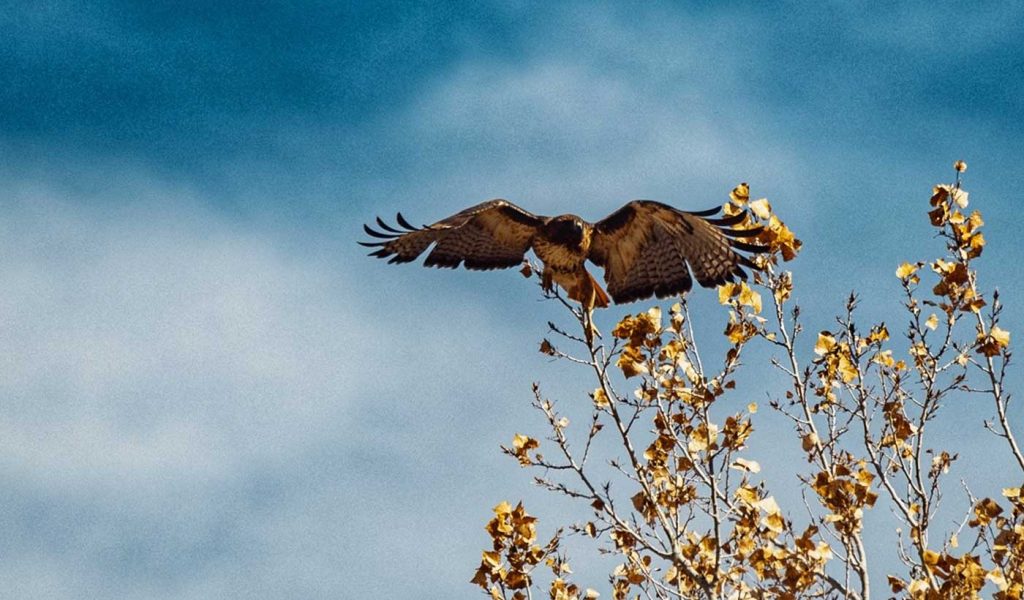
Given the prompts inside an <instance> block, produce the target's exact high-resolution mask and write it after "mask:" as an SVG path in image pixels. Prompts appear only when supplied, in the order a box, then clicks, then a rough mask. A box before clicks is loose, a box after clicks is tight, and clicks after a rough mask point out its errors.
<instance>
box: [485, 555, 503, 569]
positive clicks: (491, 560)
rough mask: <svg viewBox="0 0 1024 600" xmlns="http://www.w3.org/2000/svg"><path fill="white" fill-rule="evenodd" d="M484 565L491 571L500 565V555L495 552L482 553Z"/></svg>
mask: <svg viewBox="0 0 1024 600" xmlns="http://www.w3.org/2000/svg"><path fill="white" fill-rule="evenodd" d="M484 564H485V565H487V566H488V567H491V568H492V569H494V568H496V567H498V566H499V565H501V554H499V553H497V552H488V551H484Z"/></svg>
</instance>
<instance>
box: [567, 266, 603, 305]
mask: <svg viewBox="0 0 1024 600" xmlns="http://www.w3.org/2000/svg"><path fill="white" fill-rule="evenodd" d="M569 298H571V299H573V300H575V301H577V302H579V303H580V304H582V305H583V306H586V307H593V308H608V305H609V304H610V303H611V300H610V299H609V298H608V294H607V293H606V292H605V291H604V289H603V288H602V287H601V284H600V283H598V282H597V280H596V279H594V276H593V275H591V274H590V273H589V272H587V271H584V277H582V278H580V280H579V283H578V284H577V285H576V286H574V287H573V289H571V290H569Z"/></svg>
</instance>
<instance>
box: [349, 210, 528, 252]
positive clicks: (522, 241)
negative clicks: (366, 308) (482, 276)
mask: <svg viewBox="0 0 1024 600" xmlns="http://www.w3.org/2000/svg"><path fill="white" fill-rule="evenodd" d="M397 220H398V224H399V225H400V226H401V227H403V228H404V229H405V231H403V230H400V229H396V228H394V227H392V226H390V225H388V224H387V223H385V222H384V221H383V220H382V219H381V218H380V217H378V218H377V225H378V227H380V229H381V230H382V231H378V230H376V229H373V228H371V227H369V226H368V225H363V229H364V230H365V231H366V233H367V234H368V235H370V236H372V237H375V238H378V240H380V241H376V242H359V243H360V244H362V245H363V246H366V247H370V248H377V250H375V251H374V252H371V253H370V256H376V257H378V258H388V259H389V260H388V262H389V263H407V262H412V261H413V260H416V258H417V257H419V256H420V255H421V254H423V252H424V251H426V250H427V248H429V247H430V246H431V244H433V245H434V248H433V250H431V252H430V254H428V255H427V259H426V260H425V261H424V262H423V265H424V266H427V267H439V268H452V269H454V268H456V267H458V266H459V265H460V264H463V265H465V267H466V268H467V269H474V270H490V269H506V268H509V267H514V266H517V265H519V264H520V263H521V262H522V261H523V257H524V256H525V255H526V252H527V250H529V249H530V245H531V242H532V240H533V236H534V234H535V233H536V232H537V229H538V228H539V227H540V226H541V225H543V224H544V221H545V218H544V217H539V216H537V215H534V214H532V213H530V212H527V211H525V210H523V209H522V208H519V207H518V206H516V205H515V204H512V203H511V202H508V201H507V200H500V199H499V200H490V201H487V202H483V203H481V204H478V205H476V206H473V207H470V208H467V209H466V210H463V211H461V212H459V213H456V214H454V215H452V216H450V217H448V218H447V219H442V220H441V221H438V222H437V223H434V224H433V225H425V226H423V227H420V228H416V227H413V226H412V225H410V224H409V222H408V221H406V220H405V218H403V217H402V215H401V213H399V214H398V215H397Z"/></svg>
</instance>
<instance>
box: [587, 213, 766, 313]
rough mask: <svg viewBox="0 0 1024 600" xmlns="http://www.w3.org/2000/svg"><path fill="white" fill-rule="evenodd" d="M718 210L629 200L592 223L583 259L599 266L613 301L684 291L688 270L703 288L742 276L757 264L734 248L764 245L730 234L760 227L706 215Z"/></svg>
mask: <svg viewBox="0 0 1024 600" xmlns="http://www.w3.org/2000/svg"><path fill="white" fill-rule="evenodd" d="M719 210H721V209H712V210H706V211H701V212H685V211H681V210H677V209H675V208H673V207H671V206H669V205H667V204H662V203H660V202H654V201H652V200H634V201H632V202H630V203H628V204H626V205H625V206H623V207H622V208H620V209H619V210H617V211H615V212H614V213H612V214H611V215H609V216H608V217H607V218H605V219H603V220H601V221H598V222H597V223H595V224H594V237H593V241H592V242H591V246H590V255H589V258H590V260H591V261H593V262H594V263H595V264H597V265H599V266H602V267H604V268H605V271H604V279H605V282H606V283H607V284H608V293H609V294H611V296H612V298H613V299H614V300H615V302H616V303H617V304H621V303H623V302H632V301H634V300H641V299H643V298H649V297H651V296H657V297H659V298H665V297H667V296H673V295H678V294H683V293H686V292H688V291H689V290H690V288H691V287H692V286H693V280H692V279H691V276H690V272H691V271H692V272H693V277H695V278H696V279H697V282H698V283H700V284H701V285H702V286H704V287H712V286H715V285H718V284H720V283H724V282H726V281H732V280H733V278H734V277H739V278H741V279H746V276H747V274H746V272H745V271H744V270H743V267H747V268H753V269H756V268H757V267H756V266H755V265H754V263H753V262H752V261H751V260H750V259H748V258H747V257H745V256H743V255H741V254H739V252H737V251H738V250H742V251H746V252H765V251H767V250H768V249H767V248H766V247H764V246H758V245H755V244H750V243H747V242H743V241H740V240H739V239H733V238H750V237H753V236H756V235H757V234H758V233H760V232H761V228H760V227H756V228H750V229H732V226H733V225H736V224H738V223H740V222H742V221H743V219H744V217H745V214H744V213H740V214H739V215H735V216H731V217H725V218H721V219H709V218H707V217H711V216H713V215H715V214H716V213H718V211H719ZM687 265H689V268H687Z"/></svg>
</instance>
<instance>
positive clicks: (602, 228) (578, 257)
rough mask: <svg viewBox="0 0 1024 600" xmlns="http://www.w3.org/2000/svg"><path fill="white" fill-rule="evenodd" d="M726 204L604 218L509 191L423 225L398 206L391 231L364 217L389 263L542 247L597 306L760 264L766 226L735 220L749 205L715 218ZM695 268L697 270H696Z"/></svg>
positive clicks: (585, 300) (511, 259)
mask: <svg viewBox="0 0 1024 600" xmlns="http://www.w3.org/2000/svg"><path fill="white" fill-rule="evenodd" d="M720 210H721V209H720V208H715V209H711V210H705V211H698V212H687V211H682V210H679V209H676V208H673V207H672V206H669V205H667V204H662V203H661V202H655V201H653V200H634V201H632V202H629V203H628V204H626V205H625V206H623V207H622V208H620V209H619V210H617V211H615V212H613V213H612V214H610V215H609V216H607V217H605V218H604V219H602V220H600V221H598V222H596V223H589V222H587V221H585V220H583V219H581V218H580V217H578V216H576V215H560V216H557V217H543V216H540V215H535V214H532V213H530V212H527V211H526V210H523V209H522V208H520V207H518V206H516V205H515V204H513V203H511V202H509V201H507V200H501V199H498V200H490V201H488V202H484V203H482V204H478V205H476V206H473V207H471V208H467V209H466V210H463V211H461V212H459V213H456V214H454V215H452V216H450V217H448V218H446V219H442V220H440V221H438V222H437V223H434V224H433V225H424V226H423V227H419V228H417V227H413V226H412V225H410V224H409V222H408V221H407V220H406V219H405V218H404V217H403V216H402V214H401V213H398V215H397V221H398V224H399V225H400V226H401V227H403V228H404V229H405V231H402V230H400V229H396V228H395V227H393V226H391V225H388V224H387V223H386V222H384V221H383V220H382V219H381V218H380V217H377V225H378V226H379V227H380V229H381V230H382V231H378V230H376V229H373V228H371V227H370V226H368V225H363V229H364V230H365V231H366V233H367V234H368V235H370V236H372V237H374V238H377V239H378V241H372V242H359V243H360V244H361V245H363V246H367V247H370V248H376V250H375V251H373V252H371V253H370V256H376V257H378V258H389V257H390V259H389V260H388V262H389V263H407V262H411V261H413V260H415V259H416V258H417V257H419V256H420V255H421V254H423V252H425V251H426V250H427V248H429V247H430V246H431V245H433V246H434V247H433V250H431V252H430V254H428V255H427V258H426V260H425V261H424V263H423V265H424V266H427V267H440V268H445V267H447V268H452V269H454V268H456V267H458V266H459V265H464V266H465V267H466V268H467V269H475V270H490V269H506V268H510V267H515V266H518V265H520V264H522V262H523V260H524V259H525V255H526V252H527V251H529V250H531V249H532V250H533V252H534V254H536V255H537V258H539V259H540V261H541V262H542V263H543V265H544V268H543V271H542V274H541V277H542V280H543V283H544V286H545V288H546V289H549V290H550V289H551V288H552V284H557V285H559V286H560V287H562V288H563V289H565V291H566V292H567V293H568V296H569V298H571V299H573V300H576V301H577V302H579V303H580V304H581V305H583V306H584V307H585V308H586V309H587V310H588V311H590V310H592V309H593V308H604V307H607V306H608V304H609V298H608V296H609V295H610V296H611V299H612V300H614V301H615V303H616V304H622V303H625V302H633V301H636V300H642V299H644V298H650V297H651V296H657V297H658V298H665V297H667V296H676V295H683V294H685V293H686V292H688V291H690V289H691V288H692V287H693V279H694V278H695V279H696V280H697V282H698V283H699V284H700V285H702V286H703V287H713V286H716V285H718V284H721V283H725V282H727V281H733V280H734V278H735V277H739V278H741V279H746V277H747V274H746V272H745V271H744V270H743V267H747V268H749V269H757V268H758V267H757V265H755V264H754V262H753V261H751V260H750V259H749V258H748V257H746V256H744V255H742V254H740V251H743V252H752V253H757V252H766V251H767V250H768V248H767V247H765V246H760V245H756V244H753V243H750V242H746V241H743V240H744V239H749V238H753V237H754V236H756V235H758V234H759V233H761V231H762V228H761V227H760V226H758V227H751V228H745V229H734V228H733V226H734V225H738V224H740V223H742V222H743V221H744V219H745V217H746V214H745V213H739V214H737V215H733V216H726V217H724V218H718V219H713V218H710V217H713V216H715V215H716V214H717V213H718V212H719V211H720ZM587 260H589V261H590V262H592V263H594V264H595V265H597V266H599V267H604V280H605V283H606V284H607V287H608V291H607V293H605V291H604V290H603V289H602V288H601V285H600V284H598V282H597V281H596V280H595V279H594V277H593V276H592V275H591V274H590V273H589V272H588V271H587V269H586V261H587ZM691 273H692V276H691Z"/></svg>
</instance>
